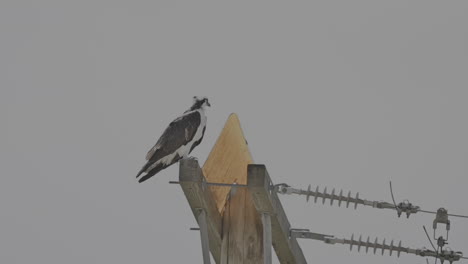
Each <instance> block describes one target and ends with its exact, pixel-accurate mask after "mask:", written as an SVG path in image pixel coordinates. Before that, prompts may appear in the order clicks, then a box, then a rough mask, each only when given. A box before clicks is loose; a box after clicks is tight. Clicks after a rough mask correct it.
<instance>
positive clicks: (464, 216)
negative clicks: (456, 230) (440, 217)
mask: <svg viewBox="0 0 468 264" xmlns="http://www.w3.org/2000/svg"><path fill="white" fill-rule="evenodd" d="M447 215H449V216H455V217H463V218H468V216H466V215H457V214H447Z"/></svg>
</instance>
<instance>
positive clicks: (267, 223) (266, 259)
mask: <svg viewBox="0 0 468 264" xmlns="http://www.w3.org/2000/svg"><path fill="white" fill-rule="evenodd" d="M262 224H263V263H264V264H271V261H272V257H271V246H272V237H271V218H270V214H268V213H262Z"/></svg>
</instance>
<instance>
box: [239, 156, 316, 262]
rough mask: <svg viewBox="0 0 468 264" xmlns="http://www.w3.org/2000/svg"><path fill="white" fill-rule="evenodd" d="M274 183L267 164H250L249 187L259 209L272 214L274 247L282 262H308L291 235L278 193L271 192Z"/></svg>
mask: <svg viewBox="0 0 468 264" xmlns="http://www.w3.org/2000/svg"><path fill="white" fill-rule="evenodd" d="M272 185H273V183H272V182H271V179H270V176H269V175H268V172H267V170H266V168H265V165H258V164H251V165H248V189H249V190H250V192H251V194H252V197H253V202H254V204H255V207H256V209H257V211H258V212H259V213H268V214H269V215H270V216H271V231H272V240H273V248H274V249H275V252H276V255H277V256H278V259H279V261H280V263H281V264H303V263H307V262H306V260H305V257H304V254H303V253H302V250H301V248H300V247H299V244H298V243H297V240H296V239H295V238H290V237H289V231H290V228H291V225H290V224H289V221H288V218H287V217H286V213H285V212H284V209H283V206H282V205H281V202H280V200H279V198H278V196H277V194H276V193H275V192H271V186H272Z"/></svg>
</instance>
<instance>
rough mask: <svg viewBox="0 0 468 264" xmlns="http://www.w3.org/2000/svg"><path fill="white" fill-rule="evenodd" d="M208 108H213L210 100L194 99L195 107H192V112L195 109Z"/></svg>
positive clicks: (204, 98) (203, 98)
mask: <svg viewBox="0 0 468 264" xmlns="http://www.w3.org/2000/svg"><path fill="white" fill-rule="evenodd" d="M207 106H211V105H210V102H208V98H206V97H197V96H194V97H193V105H192V107H191V109H192V110H195V109H205V108H206V107H207Z"/></svg>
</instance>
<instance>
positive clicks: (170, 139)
mask: <svg viewBox="0 0 468 264" xmlns="http://www.w3.org/2000/svg"><path fill="white" fill-rule="evenodd" d="M207 106H211V105H210V103H209V102H208V99H207V98H206V97H203V98H198V97H196V96H194V97H193V105H192V107H190V108H189V109H188V110H187V111H185V112H184V114H183V115H182V116H180V117H178V118H176V119H175V120H174V121H172V122H171V123H170V124H169V126H168V127H167V128H166V130H164V133H163V134H162V136H161V137H160V138H159V139H158V141H157V142H156V145H154V147H152V148H151V149H150V150H149V151H148V154H146V160H147V162H146V164H145V165H144V166H143V168H141V170H140V171H139V172H138V175H137V176H136V177H137V178H139V179H138V182H140V183H141V182H144V181H146V180H147V179H149V178H151V177H152V176H153V175H155V174H156V173H158V172H159V171H161V170H162V169H165V168H167V167H169V166H170V165H172V164H174V163H176V162H177V161H179V160H180V159H181V158H186V157H188V155H189V154H190V152H192V150H193V149H194V148H195V147H196V146H198V144H200V142H201V141H202V139H203V136H204V135H205V128H206V115H205V108H206V107H207Z"/></svg>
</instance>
